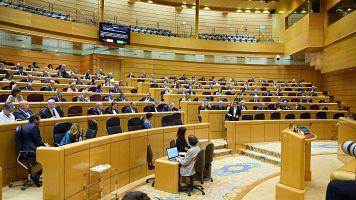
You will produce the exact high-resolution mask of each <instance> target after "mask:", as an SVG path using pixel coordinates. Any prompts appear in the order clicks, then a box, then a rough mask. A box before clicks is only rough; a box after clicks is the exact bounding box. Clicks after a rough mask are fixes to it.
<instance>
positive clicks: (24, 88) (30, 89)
mask: <svg viewBox="0 0 356 200" xmlns="http://www.w3.org/2000/svg"><path fill="white" fill-rule="evenodd" d="M20 90H25V91H34V90H35V89H33V88H32V87H30V88H29V87H27V86H25V87H20Z"/></svg>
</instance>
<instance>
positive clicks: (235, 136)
mask: <svg viewBox="0 0 356 200" xmlns="http://www.w3.org/2000/svg"><path fill="white" fill-rule="evenodd" d="M337 121H338V120H333V119H295V120H253V121H235V122H231V121H226V122H225V127H226V129H227V144H228V148H229V149H232V150H233V152H234V153H236V151H237V150H238V149H239V148H242V147H243V146H244V144H245V143H255V142H271V141H280V139H281V137H282V136H281V133H282V130H284V129H285V128H288V126H289V124H290V123H293V124H297V125H302V126H305V127H307V128H309V130H311V132H312V133H313V134H314V135H316V136H317V137H318V139H319V140H330V139H335V138H336V137H337V128H336V123H337Z"/></svg>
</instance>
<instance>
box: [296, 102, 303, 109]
mask: <svg viewBox="0 0 356 200" xmlns="http://www.w3.org/2000/svg"><path fill="white" fill-rule="evenodd" d="M295 109H296V110H305V107H304V106H302V105H301V104H300V103H297V105H296V106H295Z"/></svg>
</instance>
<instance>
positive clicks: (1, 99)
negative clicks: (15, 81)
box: [0, 94, 10, 102]
mask: <svg viewBox="0 0 356 200" xmlns="http://www.w3.org/2000/svg"><path fill="white" fill-rule="evenodd" d="M9 95H10V94H0V102H6V100H7V97H9Z"/></svg>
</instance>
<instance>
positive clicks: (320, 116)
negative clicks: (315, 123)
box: [316, 112, 327, 119]
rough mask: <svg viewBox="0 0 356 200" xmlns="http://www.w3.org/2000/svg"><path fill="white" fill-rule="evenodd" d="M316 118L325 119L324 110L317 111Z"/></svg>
mask: <svg viewBox="0 0 356 200" xmlns="http://www.w3.org/2000/svg"><path fill="white" fill-rule="evenodd" d="M316 118H317V119H327V116H326V112H317V113H316Z"/></svg>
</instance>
